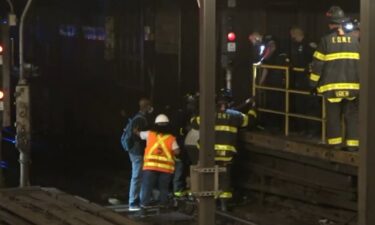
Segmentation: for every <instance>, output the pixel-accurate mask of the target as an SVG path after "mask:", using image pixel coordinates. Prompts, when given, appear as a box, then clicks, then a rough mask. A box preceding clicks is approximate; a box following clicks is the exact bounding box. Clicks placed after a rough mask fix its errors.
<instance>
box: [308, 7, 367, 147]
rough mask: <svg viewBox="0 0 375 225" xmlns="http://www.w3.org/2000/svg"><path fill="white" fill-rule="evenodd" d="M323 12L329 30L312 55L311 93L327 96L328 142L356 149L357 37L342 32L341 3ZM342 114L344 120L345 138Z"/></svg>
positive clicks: (343, 17)
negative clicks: (339, 5) (325, 12)
mask: <svg viewBox="0 0 375 225" xmlns="http://www.w3.org/2000/svg"><path fill="white" fill-rule="evenodd" d="M326 15H327V17H328V18H329V28H330V33H329V34H327V35H326V36H324V37H323V38H322V39H321V42H320V44H319V46H318V48H317V50H316V51H315V53H314V56H313V58H314V59H313V65H312V73H311V74H310V84H311V86H312V88H313V89H312V93H313V94H314V92H315V93H316V91H317V92H318V93H321V94H323V95H324V97H325V99H326V100H325V101H326V110H327V112H326V115H327V142H328V144H329V145H331V146H334V147H335V148H341V147H344V148H345V149H346V150H348V151H357V150H358V147H359V140H358V97H359V96H358V95H359V88H360V86H359V74H358V67H359V41H358V38H356V37H355V36H354V35H353V34H352V33H345V32H344V30H343V27H342V24H343V23H344V22H345V21H347V20H348V19H347V18H346V17H345V14H344V11H343V10H342V9H341V8H340V7H338V6H332V7H331V8H330V9H329V11H328V12H327V14H326ZM341 114H342V115H343V118H344V122H345V137H344V138H345V139H344V138H343V137H342V126H341ZM342 145H344V146H342Z"/></svg>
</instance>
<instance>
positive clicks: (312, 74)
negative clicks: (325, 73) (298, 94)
mask: <svg viewBox="0 0 375 225" xmlns="http://www.w3.org/2000/svg"><path fill="white" fill-rule="evenodd" d="M319 79H320V75H318V74H315V73H311V74H310V80H312V81H318V80H319Z"/></svg>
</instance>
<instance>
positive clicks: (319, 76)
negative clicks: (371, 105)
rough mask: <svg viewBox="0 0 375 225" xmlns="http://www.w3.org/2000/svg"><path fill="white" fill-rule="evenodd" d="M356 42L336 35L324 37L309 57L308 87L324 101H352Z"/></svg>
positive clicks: (356, 86)
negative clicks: (310, 58) (310, 60)
mask: <svg viewBox="0 0 375 225" xmlns="http://www.w3.org/2000/svg"><path fill="white" fill-rule="evenodd" d="M359 58H360V55H359V41H358V38H356V37H355V36H353V35H352V34H350V33H345V34H339V32H338V31H335V32H331V33H330V34H328V35H326V36H324V37H323V38H322V40H321V42H320V43H319V46H318V48H317V50H316V51H315V53H314V56H313V64H312V72H311V74H310V85H311V86H312V87H316V88H317V90H318V92H319V93H322V94H323V95H324V96H325V97H327V98H353V97H356V96H358V92H359V88H360V86H359V74H358V71H359V68H358V67H359Z"/></svg>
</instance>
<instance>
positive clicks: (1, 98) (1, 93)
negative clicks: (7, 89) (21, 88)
mask: <svg viewBox="0 0 375 225" xmlns="http://www.w3.org/2000/svg"><path fill="white" fill-rule="evenodd" d="M3 98H4V92H3V91H0V100H3Z"/></svg>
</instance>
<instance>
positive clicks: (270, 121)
mask: <svg viewBox="0 0 375 225" xmlns="http://www.w3.org/2000/svg"><path fill="white" fill-rule="evenodd" d="M249 41H250V42H251V44H252V46H253V49H254V55H255V56H254V59H255V60H254V62H255V63H254V64H256V65H261V64H262V65H265V66H266V65H280V64H283V63H284V62H283V60H281V59H282V57H281V54H280V51H279V46H278V45H277V41H276V38H275V37H273V36H272V35H264V36H263V35H261V34H259V33H258V32H253V33H251V34H250V35H249ZM258 71H259V73H258V74H259V75H257V77H256V83H257V85H260V86H266V87H271V88H283V87H284V86H285V75H284V71H283V70H276V69H269V68H262V69H260V70H258ZM284 96H285V95H284V93H282V92H279V91H273V90H272V91H271V90H258V91H257V93H256V102H257V106H258V107H259V108H266V109H269V110H276V111H284V110H285V100H284ZM259 124H260V126H263V127H264V128H265V129H266V130H269V131H280V130H283V129H282V127H283V118H282V116H280V115H277V114H273V113H262V114H261V115H260V116H259Z"/></svg>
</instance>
